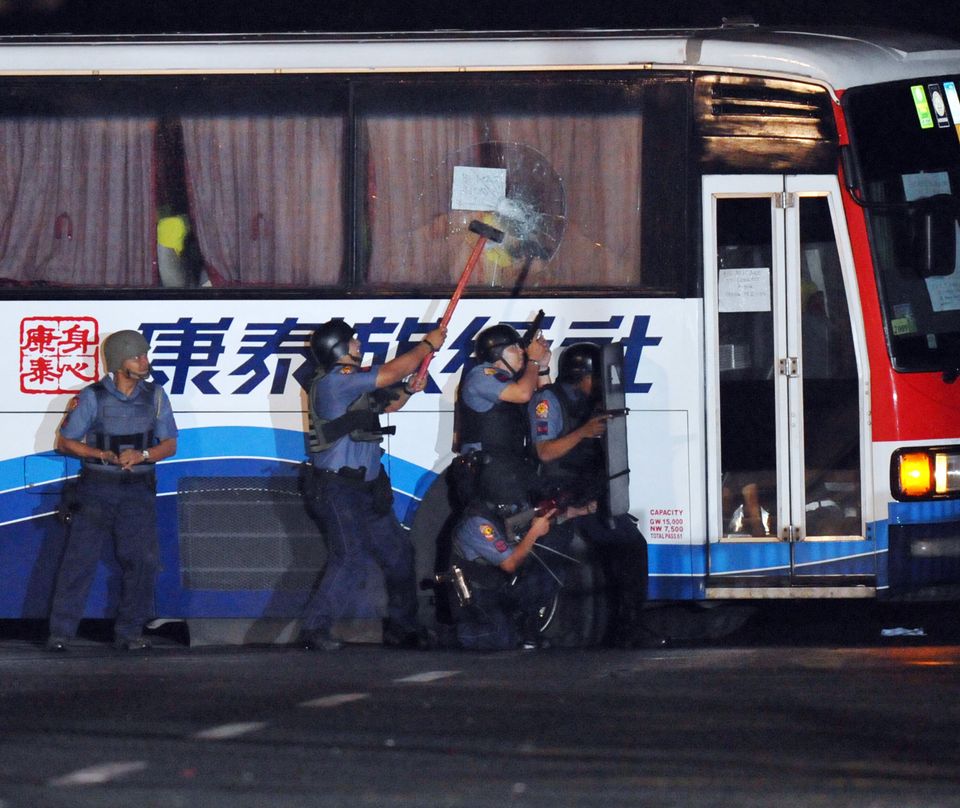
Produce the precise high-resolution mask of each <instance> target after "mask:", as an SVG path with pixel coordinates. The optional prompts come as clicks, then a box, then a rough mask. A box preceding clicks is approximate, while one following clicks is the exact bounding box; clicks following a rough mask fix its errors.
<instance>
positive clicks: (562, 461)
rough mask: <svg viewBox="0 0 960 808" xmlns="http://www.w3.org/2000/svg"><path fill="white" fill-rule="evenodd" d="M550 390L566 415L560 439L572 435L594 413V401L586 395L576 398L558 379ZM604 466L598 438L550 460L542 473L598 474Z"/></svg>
mask: <svg viewBox="0 0 960 808" xmlns="http://www.w3.org/2000/svg"><path fill="white" fill-rule="evenodd" d="M544 389H546V390H549V391H550V392H551V393H553V395H554V396H556V399H557V401H558V402H559V403H560V413H561V414H562V416H563V423H562V425H561V429H560V434H559V435H557V437H558V438H562V437H564V436H565V435H569V434H570V433H571V432H573V430H574V429H577V428H579V427H581V426H583V424H585V423H586V422H587V421H589V420H590V416H591V415H592V414H593V406H592V402H591V401H590V400H589V399H588V398H586V397H579V398H577V399H573V398H571V397H570V396H569V395H567V392H566V390H564V389H563V385H562V384H560V383H559V382H555V383H554V384H551V385H548V386H547V387H546V388H544ZM603 468H604V462H603V448H602V446H601V444H600V441H598V440H582V441H580V442H579V443H578V444H577V445H576V446H574V447H573V449H571V450H570V451H569V452H567V453H566V454H565V455H564V456H563V457H560V458H558V459H556V460H554V461H552V462H550V463H543V464H542V465H541V472H542V473H543V475H544V476H545V477H570V476H572V475H580V474H598V473H600V472H601V471H602V470H603Z"/></svg>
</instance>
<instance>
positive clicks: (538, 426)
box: [527, 384, 583, 443]
mask: <svg viewBox="0 0 960 808" xmlns="http://www.w3.org/2000/svg"><path fill="white" fill-rule="evenodd" d="M563 392H564V393H566V394H567V396H568V397H569V398H570V400H571V401H577V400H578V399H580V398H582V397H583V393H581V392H580V391H579V390H578V389H577V388H576V387H575V386H574V385H572V384H564V385H563ZM527 408H528V412H529V413H530V424H531V430H530V431H531V433H532V435H533V442H534V443H542V442H543V441H545V440H555V439H556V438H560V437H563V435H562V434H561V433H562V432H563V409H562V405H561V404H560V400H559V399H558V398H557V397H556V395H555V394H554V392H553V391H552V390H549V389H547V388H546V387H544V388H543V389H541V390H538V391H537V392H536V393H534V395H533V398H531V399H530V403H529V404H528V405H527Z"/></svg>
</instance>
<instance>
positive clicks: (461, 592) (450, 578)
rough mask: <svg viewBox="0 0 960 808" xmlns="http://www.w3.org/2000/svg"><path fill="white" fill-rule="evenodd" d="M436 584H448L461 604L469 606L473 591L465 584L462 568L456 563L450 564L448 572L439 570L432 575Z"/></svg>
mask: <svg viewBox="0 0 960 808" xmlns="http://www.w3.org/2000/svg"><path fill="white" fill-rule="evenodd" d="M434 580H435V581H436V582H437V583H438V584H450V585H451V586H452V587H453V591H454V592H455V593H456V595H457V601H458V602H459V604H460V605H461V606H464V607H466V606H469V605H470V604H471V603H472V602H473V593H472V592H471V591H470V586H469V585H468V584H467V579H466V576H465V575H464V574H463V570H462V569H460V567H458V566H457V565H456V564H453V565H451V566H450V571H449V572H440V573H437V574H436V575H435V576H434Z"/></svg>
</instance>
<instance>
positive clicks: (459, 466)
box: [450, 456, 560, 651]
mask: <svg viewBox="0 0 960 808" xmlns="http://www.w3.org/2000/svg"><path fill="white" fill-rule="evenodd" d="M472 457H475V456H467V457H460V458H457V459H456V460H454V462H453V464H452V466H451V469H450V479H451V482H452V484H453V486H454V491H455V493H456V496H457V499H459V500H460V502H461V505H464V506H465V507H464V509H463V512H462V514H461V516H460V518H459V520H458V521H457V523H456V525H455V527H454V530H453V547H452V553H451V573H452V574H453V576H454V577H456V576H459V578H460V581H459V585H460V587H461V589H460V592H459V596H458V600H459V601H460V602H459V603H458V604H457V605H455V606H454V608H453V617H454V622H455V625H456V633H457V640H458V642H459V644H460V646H461V647H463V648H467V649H471V650H476V651H505V650H508V649H511V648H516V647H517V646H518V645H522V647H524V648H525V649H535V648H537V647H538V646H539V644H540V643H539V628H540V626H539V619H540V609H541V607H543V606H545V605H547V604H549V603H550V602H551V600H552V599H553V597H554V595H555V594H556V592H557V590H558V589H559V585H560V584H559V581H558V580H557V578H556V577H555V575H551V574H550V570H549V568H548V567H547V566H545V565H544V564H543V563H541V561H540V560H539V559H535V558H531V555H532V554H533V553H534V547H535V545H536V544H537V543H538V542H540V541H542V540H543V539H544V538H545V537H546V536H547V535H548V533H549V532H550V529H551V519H552V518H553V517H554V516H555V515H556V509H550V510H547V511H546V512H544V513H542V514H539V515H536V516H534V518H533V519H532V521H529V525H528V526H527V527H526V528H525V530H523V532H522V536H519V537H516V538H517V540H516V541H514V538H515V537H514V535H513V530H512V529H511V528H510V527H509V526H508V520H507V519H506V518H505V516H506V515H507V514H508V513H510V511H512V510H515V508H511V507H509V506H503V505H500V506H498V505H496V504H493V503H491V502H488V501H486V500H485V498H484V497H483V496H482V489H481V488H480V487H479V480H478V478H477V477H478V474H479V465H478V464H479V463H480V460H479V459H476V460H472V459H471V458H472Z"/></svg>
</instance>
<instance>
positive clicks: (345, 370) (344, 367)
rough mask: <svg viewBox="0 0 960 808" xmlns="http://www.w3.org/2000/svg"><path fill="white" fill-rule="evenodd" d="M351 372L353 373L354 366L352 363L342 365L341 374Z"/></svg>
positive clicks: (345, 374)
mask: <svg viewBox="0 0 960 808" xmlns="http://www.w3.org/2000/svg"><path fill="white" fill-rule="evenodd" d="M351 373H353V366H352V365H340V375H341V376H349V375H350V374H351Z"/></svg>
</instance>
